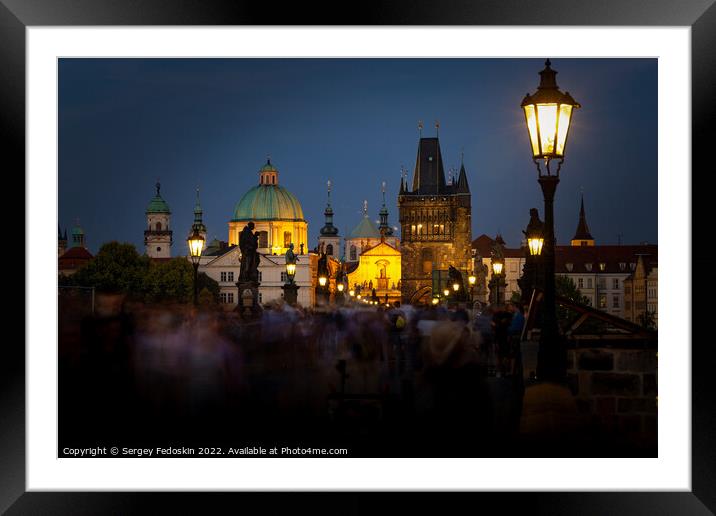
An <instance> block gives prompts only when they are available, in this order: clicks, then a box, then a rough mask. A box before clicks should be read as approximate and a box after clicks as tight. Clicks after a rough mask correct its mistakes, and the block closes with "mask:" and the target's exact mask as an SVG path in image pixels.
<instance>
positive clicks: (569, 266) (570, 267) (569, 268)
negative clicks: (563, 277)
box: [564, 263, 574, 272]
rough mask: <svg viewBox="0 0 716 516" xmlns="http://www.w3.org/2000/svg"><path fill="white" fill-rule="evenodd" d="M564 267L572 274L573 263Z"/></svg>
mask: <svg viewBox="0 0 716 516" xmlns="http://www.w3.org/2000/svg"><path fill="white" fill-rule="evenodd" d="M564 266H565V267H566V268H567V270H568V271H569V272H572V269H573V268H574V264H573V263H565V264H564Z"/></svg>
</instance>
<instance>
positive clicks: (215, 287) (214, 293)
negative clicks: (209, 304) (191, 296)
mask: <svg viewBox="0 0 716 516" xmlns="http://www.w3.org/2000/svg"><path fill="white" fill-rule="evenodd" d="M196 284H197V285H198V287H197V288H198V289H199V296H201V293H202V292H203V291H204V290H207V291H208V292H209V294H210V295H211V298H212V301H213V302H214V303H218V302H219V292H220V291H221V289H220V288H219V284H218V283H217V282H216V280H214V279H212V278H210V277H209V276H207V275H206V274H205V273H203V272H200V273H199V277H198V278H197V280H196Z"/></svg>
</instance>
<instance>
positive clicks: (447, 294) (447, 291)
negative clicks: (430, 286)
mask: <svg viewBox="0 0 716 516" xmlns="http://www.w3.org/2000/svg"><path fill="white" fill-rule="evenodd" d="M443 294H445V297H448V296H449V295H450V290H448V289H445V290H443Z"/></svg>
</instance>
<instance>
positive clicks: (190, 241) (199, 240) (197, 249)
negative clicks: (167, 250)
mask: <svg viewBox="0 0 716 516" xmlns="http://www.w3.org/2000/svg"><path fill="white" fill-rule="evenodd" d="M186 243H187V245H188V246H189V256H191V261H192V263H194V264H197V263H199V258H200V257H201V252H202V251H203V250H204V237H203V236H201V233H199V231H197V230H194V232H193V233H192V234H191V235H189V238H187V239H186Z"/></svg>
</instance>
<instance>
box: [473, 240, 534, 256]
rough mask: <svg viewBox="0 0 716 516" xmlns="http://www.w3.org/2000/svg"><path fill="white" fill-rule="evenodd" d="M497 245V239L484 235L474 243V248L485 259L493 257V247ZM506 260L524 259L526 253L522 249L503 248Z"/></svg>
mask: <svg viewBox="0 0 716 516" xmlns="http://www.w3.org/2000/svg"><path fill="white" fill-rule="evenodd" d="M494 243H495V239H493V238H490V237H489V236H487V235H485V234H482V235H480V236H479V237H477V238H476V239H475V240H473V241H472V248H473V249H475V250H477V252H479V253H480V256H482V257H483V258H489V257H490V256H491V255H492V246H493V245H494ZM503 251H504V255H505V258H524V257H525V251H524V249H522V248H519V247H518V248H510V247H504V248H503Z"/></svg>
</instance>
